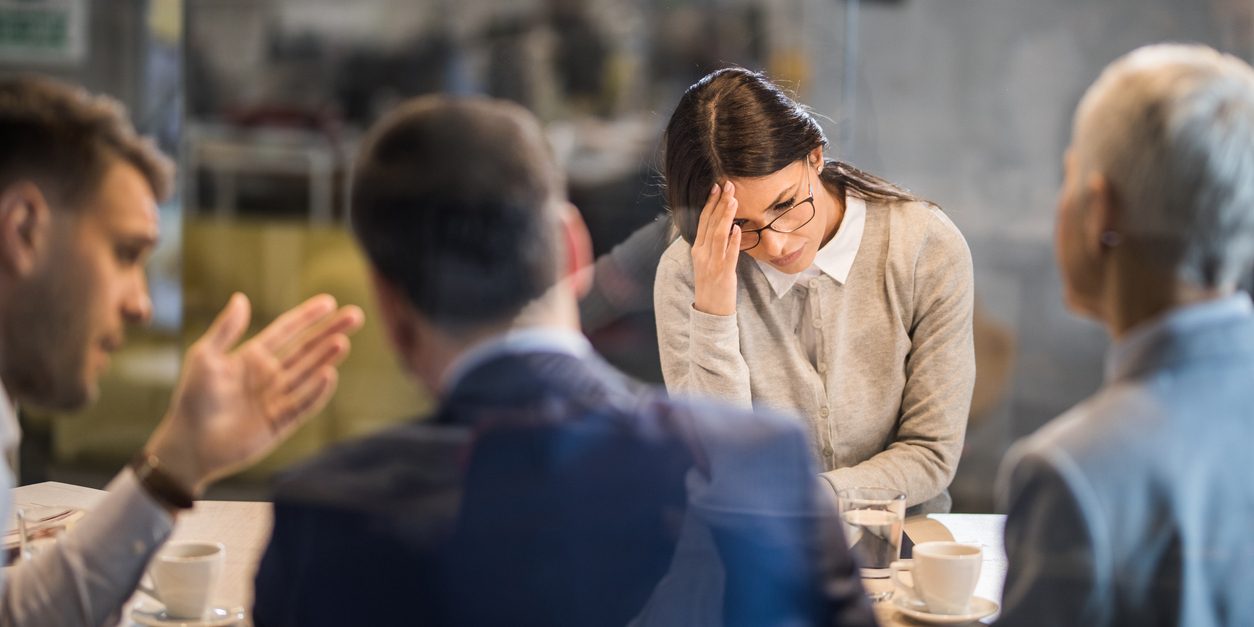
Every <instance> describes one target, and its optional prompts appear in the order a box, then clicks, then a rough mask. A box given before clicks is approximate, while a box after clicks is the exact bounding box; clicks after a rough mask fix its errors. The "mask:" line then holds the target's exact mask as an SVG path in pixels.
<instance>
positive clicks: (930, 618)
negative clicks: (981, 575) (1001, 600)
mask: <svg viewBox="0 0 1254 627" xmlns="http://www.w3.org/2000/svg"><path fill="white" fill-rule="evenodd" d="M920 605H921V604H920ZM893 607H895V608H897V611H898V612H901V613H902V614H905V615H906V616H909V617H910V618H913V619H915V620H917V621H920V622H924V623H932V624H935V625H956V624H959V623H970V622H973V621H977V620H980V619H981V618H984V617H985V616H989V615H991V614H992V613H994V612H996V611H997V610H998V609H1000V608H998V606H997V603H995V602H993V601H990V600H988V599H986V598H984V597H971V607H970V610H971V611H970V612H967V613H966V614H933V613H931V612H929V611H927V610H924V609H921V608H920V607H917V606H916V607H912V606H911V605H909V604H908V602H903V601H902V600H900V599H894V600H893Z"/></svg>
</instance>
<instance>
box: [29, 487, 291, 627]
mask: <svg viewBox="0 0 1254 627" xmlns="http://www.w3.org/2000/svg"><path fill="white" fill-rule="evenodd" d="M104 495H105V492H104V491H103V490H95V489H92V488H84V487H81V486H76V485H70V484H68V483H57V482H53V481H49V482H46V483H37V484H34V485H28V486H22V487H20V488H16V489H14V490H13V499H14V501H15V502H16V503H19V504H22V503H37V504H39V505H49V506H56V505H62V506H69V507H80V508H83V509H87V510H90V509H91V508H92V507H93V506H95V504H96V503H97V502H98V501H99V500H100V499H101V498H103V497H104ZM273 523H274V513H273V509H272V508H271V506H270V504H269V503H260V502H246V501H197V502H196V507H194V508H193V509H192V510H191V511H189V512H184V513H181V514H179V517H178V522H176V523H175V525H174V534H173V535H172V536H171V537H170V541H171V542H185V541H200V542H221V543H222V544H223V545H224V546H226V560H225V564H224V567H223V571H222V581H221V583H220V584H219V585H218V592H217V595H216V598H215V599H214V605H216V606H221V607H243V608H247V609H248V610H250V611H251V609H252V603H253V577H254V575H255V574H256V572H257V563H258V562H259V561H260V560H261V552H262V551H264V550H265V548H266V542H267V541H268V540H269V538H270V527H271V525H272V524H273ZM138 596H139V594H138V593H137V595H136V597H138ZM136 600H138V599H137V598H132V599H131V602H134V601H136ZM131 602H128V603H127V607H128V608H129V607H130V606H131ZM122 624H123V625H128V626H129V625H131V624H132V623H131V622H130V621H129V620H128V619H126V616H125V615H124V616H123V622H122Z"/></svg>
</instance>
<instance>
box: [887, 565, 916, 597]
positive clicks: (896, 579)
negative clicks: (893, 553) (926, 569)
mask: <svg viewBox="0 0 1254 627" xmlns="http://www.w3.org/2000/svg"><path fill="white" fill-rule="evenodd" d="M888 570H889V572H890V573H891V574H892V578H893V585H894V586H900V587H902V588H904V589H906V590H909V591H910V596H911V597H912V598H915V599H917V598H919V593H918V592H917V591H915V589H914V586H913V585H911V584H908V583H906V582H905V581H902V579H901V573H903V572H913V571H914V560H897V561H895V562H893V563H892V564H889V565H888Z"/></svg>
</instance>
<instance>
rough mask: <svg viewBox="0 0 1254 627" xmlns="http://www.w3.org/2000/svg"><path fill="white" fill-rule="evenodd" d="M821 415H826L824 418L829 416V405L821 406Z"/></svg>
mask: <svg viewBox="0 0 1254 627" xmlns="http://www.w3.org/2000/svg"><path fill="white" fill-rule="evenodd" d="M819 415H820V416H822V417H824V418H826V417H827V405H824V406H822V407H820V408H819Z"/></svg>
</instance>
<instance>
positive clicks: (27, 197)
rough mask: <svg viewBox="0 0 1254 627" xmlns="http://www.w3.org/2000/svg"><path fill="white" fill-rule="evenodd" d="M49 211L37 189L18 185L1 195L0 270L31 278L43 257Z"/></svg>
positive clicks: (48, 230)
mask: <svg viewBox="0 0 1254 627" xmlns="http://www.w3.org/2000/svg"><path fill="white" fill-rule="evenodd" d="M51 224H52V209H51V207H49V206H48V201H47V199H46V198H45V197H44V194H43V192H42V191H40V189H39V187H38V186H37V185H35V184H34V183H32V182H30V181H20V182H17V183H14V184H12V185H9V186H8V187H6V188H5V189H4V190H3V191H0V267H3V269H4V270H5V271H7V272H9V273H10V274H13V275H14V276H19V277H21V276H26V275H28V274H30V273H31V272H32V271H33V270H34V269H35V267H36V266H37V265H38V263H39V259H40V258H41V257H42V256H43V255H44V254H46V251H45V248H46V247H47V243H48V240H49V237H50V229H51Z"/></svg>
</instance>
